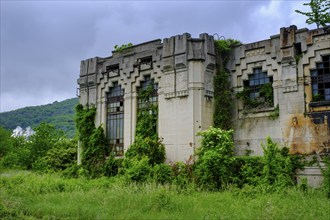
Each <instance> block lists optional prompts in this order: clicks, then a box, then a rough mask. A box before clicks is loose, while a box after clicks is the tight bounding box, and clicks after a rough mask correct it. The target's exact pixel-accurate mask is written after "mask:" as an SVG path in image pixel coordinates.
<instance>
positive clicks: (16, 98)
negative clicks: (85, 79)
mask: <svg viewBox="0 0 330 220" xmlns="http://www.w3.org/2000/svg"><path fill="white" fill-rule="evenodd" d="M306 2H308V1H301V0H254V1H253V0H241V1H238V0H228V1H225V0H213V1H205V0H204V1H202V0H201V1H196V0H195V1H188V0H185V1H174V0H172V1H171V0H167V1H156V0H154V1H49V0H47V1H46V0H45V1H28V0H27V1H23V0H22V1H16V0H11V1H10V0H1V19H0V22H1V23H0V24H1V25H0V26H1V45H0V48H1V49H0V50H1V53H0V58H1V59H0V61H1V63H0V66H1V78H0V112H4V111H9V110H13V109H17V108H22V107H25V106H34V105H42V104H48V103H52V102H54V101H62V100H64V99H68V98H72V97H75V96H76V88H77V78H78V76H79V68H80V61H81V60H83V59H87V58H90V57H95V56H99V57H105V56H110V55H111V51H112V50H113V48H114V45H116V44H118V45H121V44H127V43H133V44H138V43H142V42H145V41H150V40H154V39H163V38H166V37H170V36H172V35H177V34H182V33H185V32H188V33H190V34H191V35H192V37H198V35H199V34H200V33H209V34H215V33H217V34H218V35H219V36H225V37H226V38H234V39H238V40H240V41H242V42H243V43H249V42H254V41H258V40H263V39H268V38H269V37H270V36H271V35H274V34H278V33H279V29H280V28H281V27H288V26H290V25H292V24H295V25H297V27H298V28H303V27H307V28H314V26H307V25H306V24H305V20H306V18H305V17H304V16H303V15H299V14H297V13H295V12H294V10H295V9H300V10H302V11H308V10H309V8H308V7H307V6H303V3H306Z"/></svg>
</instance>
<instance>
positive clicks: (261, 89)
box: [237, 68, 274, 108]
mask: <svg viewBox="0 0 330 220" xmlns="http://www.w3.org/2000/svg"><path fill="white" fill-rule="evenodd" d="M272 82H273V77H268V76H267V72H262V69H261V68H255V69H253V74H250V75H249V79H248V80H245V81H244V82H243V84H244V89H243V91H242V92H240V93H238V94H237V97H238V98H239V99H242V100H243V102H244V108H263V107H272V106H274V103H273V102H274V98H273V87H272Z"/></svg>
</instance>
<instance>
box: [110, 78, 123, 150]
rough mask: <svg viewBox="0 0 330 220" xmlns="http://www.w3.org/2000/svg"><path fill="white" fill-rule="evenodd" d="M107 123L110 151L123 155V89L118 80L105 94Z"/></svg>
mask: <svg viewBox="0 0 330 220" xmlns="http://www.w3.org/2000/svg"><path fill="white" fill-rule="evenodd" d="M106 106H107V111H106V112H107V118H106V119H107V124H106V128H107V130H106V137H107V139H108V144H109V148H110V152H111V153H114V154H115V155H116V156H123V155H124V89H122V88H121V85H119V84H118V82H114V83H113V86H112V87H111V88H110V89H109V92H107V94H106Z"/></svg>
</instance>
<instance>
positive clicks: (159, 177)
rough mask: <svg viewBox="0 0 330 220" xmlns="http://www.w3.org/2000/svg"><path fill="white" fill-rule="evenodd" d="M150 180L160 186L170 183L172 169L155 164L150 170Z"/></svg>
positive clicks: (165, 165)
mask: <svg viewBox="0 0 330 220" xmlns="http://www.w3.org/2000/svg"><path fill="white" fill-rule="evenodd" d="M152 179H153V180H154V181H155V182H157V183H160V184H165V183H170V182H171V179H172V168H171V166H170V165H168V164H164V163H163V164H156V165H155V166H154V167H153V169H152Z"/></svg>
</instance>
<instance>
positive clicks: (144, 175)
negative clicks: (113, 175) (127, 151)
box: [123, 156, 152, 183]
mask: <svg viewBox="0 0 330 220" xmlns="http://www.w3.org/2000/svg"><path fill="white" fill-rule="evenodd" d="M123 169H124V171H123V173H124V175H125V177H126V179H127V180H128V182H136V183H142V182H146V181H147V180H149V179H150V177H151V174H152V167H151V166H150V164H149V158H148V157H146V156H144V157H142V158H139V157H134V158H130V159H126V158H125V159H124V161H123Z"/></svg>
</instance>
